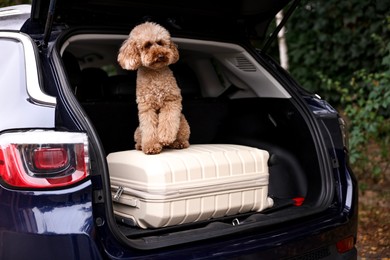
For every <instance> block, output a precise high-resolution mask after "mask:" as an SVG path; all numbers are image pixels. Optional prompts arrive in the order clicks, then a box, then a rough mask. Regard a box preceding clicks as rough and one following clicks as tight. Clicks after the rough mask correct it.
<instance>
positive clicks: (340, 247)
mask: <svg viewBox="0 0 390 260" xmlns="http://www.w3.org/2000/svg"><path fill="white" fill-rule="evenodd" d="M354 245H355V238H354V237H353V236H350V237H347V238H344V239H342V240H340V241H338V242H337V243H336V247H337V251H338V252H339V253H340V254H341V253H345V252H347V251H349V250H351V249H353V247H354Z"/></svg>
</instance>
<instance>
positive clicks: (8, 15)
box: [0, 5, 31, 31]
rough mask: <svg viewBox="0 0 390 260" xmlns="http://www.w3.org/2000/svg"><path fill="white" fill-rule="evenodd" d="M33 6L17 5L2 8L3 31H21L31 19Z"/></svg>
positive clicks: (0, 9) (0, 18)
mask: <svg viewBox="0 0 390 260" xmlns="http://www.w3.org/2000/svg"><path fill="white" fill-rule="evenodd" d="M30 12H31V5H15V6H9V7H3V8H0V28H1V29H2V30H17V31H18V30H20V29H21V28H22V26H23V24H24V23H25V22H26V21H27V19H28V18H30Z"/></svg>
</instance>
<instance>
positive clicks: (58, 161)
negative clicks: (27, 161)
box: [33, 147, 69, 171]
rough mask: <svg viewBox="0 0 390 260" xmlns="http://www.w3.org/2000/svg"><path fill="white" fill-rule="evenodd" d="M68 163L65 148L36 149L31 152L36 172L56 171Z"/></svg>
mask: <svg viewBox="0 0 390 260" xmlns="http://www.w3.org/2000/svg"><path fill="white" fill-rule="evenodd" d="M68 162H69V157H68V153H67V151H66V149H65V148H50V147H47V148H46V147H45V148H38V149H36V150H34V151H33V163H34V166H35V168H36V169H38V170H45V171H51V170H58V169H61V168H63V167H65V166H66V165H67V163H68Z"/></svg>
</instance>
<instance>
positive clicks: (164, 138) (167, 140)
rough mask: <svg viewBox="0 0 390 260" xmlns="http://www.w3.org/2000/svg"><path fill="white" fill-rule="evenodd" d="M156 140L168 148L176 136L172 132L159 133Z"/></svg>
mask: <svg viewBox="0 0 390 260" xmlns="http://www.w3.org/2000/svg"><path fill="white" fill-rule="evenodd" d="M158 139H159V141H160V144H161V145H162V146H168V145H170V144H172V143H173V142H174V141H175V139H176V135H175V133H174V132H173V131H159V133H158Z"/></svg>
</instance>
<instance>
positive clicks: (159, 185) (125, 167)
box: [107, 144, 273, 228]
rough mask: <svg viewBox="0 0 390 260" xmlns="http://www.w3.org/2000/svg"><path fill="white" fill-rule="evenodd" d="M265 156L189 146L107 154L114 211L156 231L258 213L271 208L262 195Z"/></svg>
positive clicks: (249, 151) (224, 147) (256, 151)
mask: <svg viewBox="0 0 390 260" xmlns="http://www.w3.org/2000/svg"><path fill="white" fill-rule="evenodd" d="M268 156H269V155H268V152H267V151H264V150H260V149H257V148H252V147H247V146H240V145H227V144H226V145H225V144H217V145H191V146H190V147H189V148H187V149H183V150H168V149H167V150H163V152H162V153H161V154H158V155H145V154H144V153H142V152H141V151H135V150H131V151H123V152H116V153H112V154H109V155H108V157H107V160H108V165H109V170H110V178H111V183H112V191H113V194H115V193H117V194H116V195H117V196H116V197H115V199H116V200H114V210H115V213H116V214H117V215H119V216H121V217H123V218H128V219H131V220H132V221H133V222H135V223H136V224H137V225H138V226H140V227H142V228H150V227H152V228H157V227H163V226H171V225H178V224H182V223H190V222H194V221H199V220H206V219H210V218H218V217H222V216H229V215H235V214H239V213H245V212H249V211H260V210H262V209H264V208H267V207H270V206H272V204H273V202H272V199H270V198H268V196H267V193H268V166H267V160H268ZM118 188H120V192H119V193H121V194H119V193H118ZM118 195H120V196H118Z"/></svg>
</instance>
